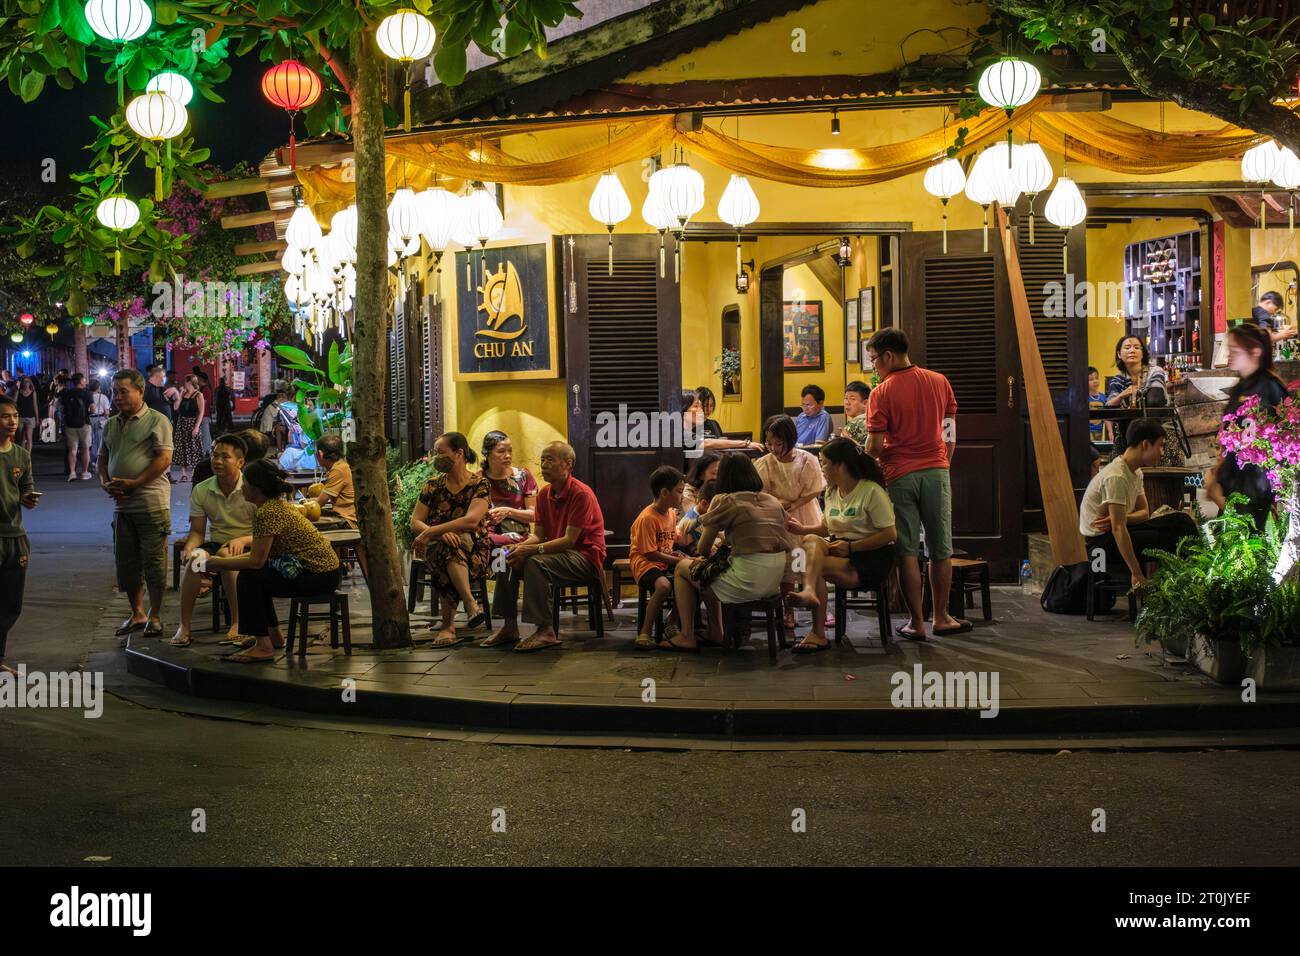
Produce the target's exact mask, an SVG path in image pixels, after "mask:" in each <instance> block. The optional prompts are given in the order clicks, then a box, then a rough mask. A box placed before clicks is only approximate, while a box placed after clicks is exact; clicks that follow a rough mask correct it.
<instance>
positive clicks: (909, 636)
mask: <svg viewBox="0 0 1300 956" xmlns="http://www.w3.org/2000/svg"><path fill="white" fill-rule="evenodd" d="M894 633H895V634H897V635H898V636H899V637H901V638H903V640H905V641H918V642H919V641H924V640H925V635H924V634H918V633H917V632H916V631H914V630H912V629H911V628H910V627H908V626H907V625H906V624H900V625H898V627H896V628H894Z"/></svg>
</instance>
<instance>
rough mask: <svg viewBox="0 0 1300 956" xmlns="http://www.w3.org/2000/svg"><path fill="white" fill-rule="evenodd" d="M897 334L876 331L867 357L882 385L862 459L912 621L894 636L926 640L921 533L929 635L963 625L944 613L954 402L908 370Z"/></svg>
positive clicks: (932, 380) (933, 375) (926, 377)
mask: <svg viewBox="0 0 1300 956" xmlns="http://www.w3.org/2000/svg"><path fill="white" fill-rule="evenodd" d="M907 351H908V342H907V336H906V335H905V334H904V333H903V331H902V330H901V329H894V328H889V329H881V330H880V331H879V332H877V333H876V334H875V335H873V336H872V337H871V339H870V341H868V342H867V354H868V356H869V357H870V359H871V361H872V362H873V363H874V364H875V367H876V371H878V372H879V373H880V374H881V375H882V376H883V377H884V381H882V382H881V383H880V385H879V386H877V387H876V389H875V390H874V391H873V392H872V393H871V395H870V397H869V398H868V399H867V448H866V450H867V454H869V455H871V456H872V457H873V458H876V459H878V460H879V461H880V466H881V468H883V469H884V472H885V481H886V483H887V485H888V491H889V498H890V500H891V501H892V502H893V503H894V520H895V527H896V528H897V530H898V544H897V547H898V555H899V568H898V576H899V581H900V583H901V584H902V586H903V597H904V598H905V599H906V601H907V609H908V612H909V613H910V614H911V615H912V620H911V621H910V622H909V623H907V624H905V625H903V626H901V627H899V628H898V629H897V631H898V635H899V636H900V637H906V638H908V639H909V640H914V641H923V640H925V617H924V612H923V611H922V600H921V566H920V562H919V561H918V560H917V559H918V557H919V556H920V553H921V529H922V528H924V529H925V546H926V551H927V553H928V554H929V557H930V587H931V593H932V594H933V595H934V633H935V634H936V635H938V636H947V635H949V634H962V633H964V632H966V631H969V630H970V629H971V624H970V621H965V620H961V619H960V618H954V617H952V616H951V615H950V614H949V613H948V591H949V589H950V588H951V587H952V485H951V483H950V481H949V476H948V464H949V462H951V461H952V453H953V448H954V446H955V445H956V442H957V438H956V422H957V399H956V397H955V396H954V395H953V393H952V385H950V384H949V382H948V379H946V378H945V377H944V376H942V375H940V374H939V373H938V372H932V371H930V370H929V369H924V368H920V367H919V366H916V365H913V364H912V362H911V360H910V359H909V358H908V356H907Z"/></svg>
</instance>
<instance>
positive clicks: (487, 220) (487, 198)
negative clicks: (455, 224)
mask: <svg viewBox="0 0 1300 956" xmlns="http://www.w3.org/2000/svg"><path fill="white" fill-rule="evenodd" d="M459 205H460V213H461V227H462V232H463V233H464V234H467V235H470V236H473V237H474V240H475V241H476V242H477V243H478V244H479V245H480V246H483V247H486V246H487V244H488V241H489V240H490V239H492V237H493V236H495V235H496V234H497V233H498V232H500V231H501V227H502V226H503V225H505V218H504V217H503V216H502V215H501V210H500V208H499V207H498V206H497V200H496V197H495V196H493V195H492V194H491V193H490V192H488V190H487V187H486V186H484V185H483V184H482V183H480V182H475V183H473V184H472V185H471V187H470V193H469V195H468V196H467V197H466V198H465V201H464V202H461V203H460V204H459Z"/></svg>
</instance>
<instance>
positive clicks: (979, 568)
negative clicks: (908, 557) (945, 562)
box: [921, 557, 993, 621]
mask: <svg viewBox="0 0 1300 956" xmlns="http://www.w3.org/2000/svg"><path fill="white" fill-rule="evenodd" d="M930 590H931V589H930V574H929V568H928V567H927V566H926V565H924V564H923V565H922V566H921V605H922V612H921V613H922V614H923V615H924V616H925V618H926V619H927V620H929V618H930V612H931V611H932V610H933V609H934V595H932V594H931V593H930ZM976 593H978V594H979V596H980V610H981V612H982V613H983V616H984V620H986V621H991V620H993V597H992V592H991V591H990V590H989V563H988V562H987V561H985V560H983V559H982V558H957V557H954V558H953V559H952V589H951V590H950V591H949V592H948V613H949V614H951V615H952V616H953V617H961V616H962V614H964V613H965V611H966V609H967V608H972V609H973V608H974V607H975V595H976Z"/></svg>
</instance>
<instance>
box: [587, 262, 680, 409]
mask: <svg viewBox="0 0 1300 956" xmlns="http://www.w3.org/2000/svg"><path fill="white" fill-rule="evenodd" d="M586 279H587V363H588V374H589V376H590V385H589V387H590V397H589V400H588V402H587V413H588V416H589V418H590V420H591V421H592V423H593V425H592V427H593V428H594V427H595V425H594V422H595V418H596V416H597V415H598V414H600V413H601V412H611V413H613V414H615V415H617V414H618V408H619V405H620V404H626V405H627V407H628V410H629V411H642V412H646V413H650V412H655V411H659V410H660V408H661V406H660V402H659V367H658V362H657V361H655V357H656V355H657V354H658V340H659V335H658V327H657V324H656V317H657V315H658V299H657V294H656V286H657V283H658V279H659V266H658V263H657V261H655V260H652V259H651V260H647V259H618V260H616V261H615V263H614V274H613V275H612V276H611V275H609V269H608V265H607V263H606V260H605V259H603V258H601V259H594V260H588V261H587V262H586Z"/></svg>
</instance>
